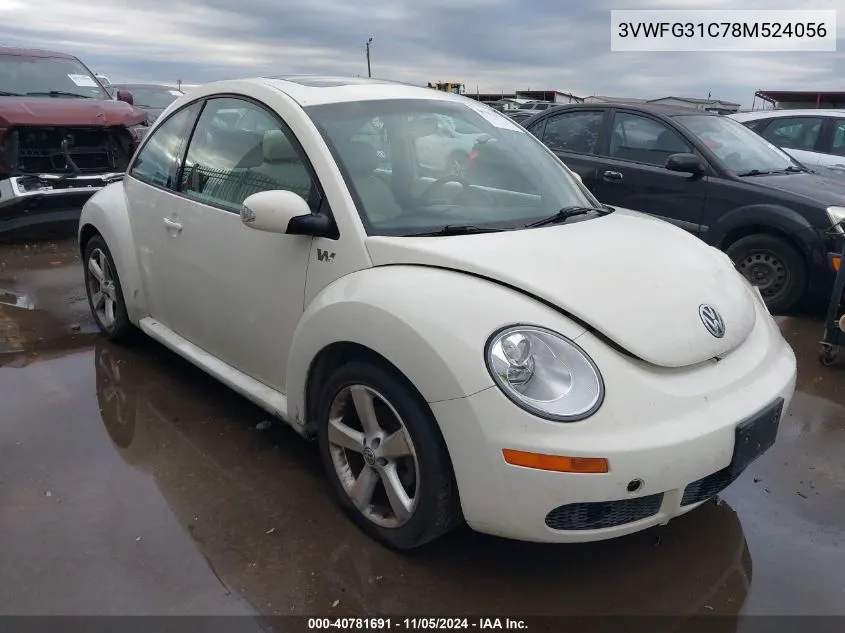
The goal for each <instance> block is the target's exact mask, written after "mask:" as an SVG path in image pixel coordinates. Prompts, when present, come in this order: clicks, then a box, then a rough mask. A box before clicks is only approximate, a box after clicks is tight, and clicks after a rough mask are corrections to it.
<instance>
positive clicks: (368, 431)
mask: <svg viewBox="0 0 845 633" xmlns="http://www.w3.org/2000/svg"><path fill="white" fill-rule="evenodd" d="M328 444H329V453H330V455H331V460H332V464H333V465H334V469H335V473H336V475H337V477H338V480H339V481H340V483H341V485H342V486H343V489H344V490H345V491H346V494H347V495H349V498H350V499H351V501H352V503H353V504H354V505H355V507H356V508H357V509H358V511H359V512H360V513H361V514H362V515H363V516H364V517H366V518H367V519H368V520H369V521H371V522H372V523H374V524H376V525H379V526H381V527H384V528H397V527H400V526H402V525H404V524H405V523H407V522H408V521H409V520H410V519H411V517H412V516H413V514H414V510H415V509H416V507H417V500H418V498H419V481H420V473H419V462H418V459H417V454H416V450H415V447H414V443H413V441H412V440H411V436H410V434H409V433H408V429H407V428H406V426H405V424H404V422H403V421H402V418H401V416H400V415H399V413H398V412H397V411H396V409H395V408H394V407H393V405H391V404H390V402H388V400H387V398H385V397H384V396H383V395H382V394H380V393H379V392H378V391H376V390H375V389H372V388H370V387H367V386H364V385H349V386H347V387H344V388H343V389H341V390H340V391H339V392H338V394H337V395H336V396H335V398H334V400H333V401H332V404H331V406H330V408H329V425H328Z"/></svg>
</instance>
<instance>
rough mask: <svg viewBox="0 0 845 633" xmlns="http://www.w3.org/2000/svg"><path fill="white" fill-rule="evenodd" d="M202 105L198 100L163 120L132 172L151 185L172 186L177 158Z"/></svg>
mask: <svg viewBox="0 0 845 633" xmlns="http://www.w3.org/2000/svg"><path fill="white" fill-rule="evenodd" d="M199 107H200V106H199V103H193V104H191V105H189V106H188V107H186V108H183V109H182V110H180V111H179V112H176V113H175V114H173V116H171V117H170V118H168V119H167V121H165V122H164V123H162V124H161V125H160V126H159V127H158V128H157V129H156V130H155V131H154V132H153V133H152V134H151V135H150V137H149V138H148V139H147V142H146V143H144V147H143V148H142V149H141V151H140V152H139V153H138V157H137V158H136V159H135V163H134V164H133V165H132V167H131V168H130V169H129V175H130V176H132V177H134V178H137V179H138V180H141V181H143V182H146V183H148V184H150V185H156V186H157V187H167V188H172V187H173V185H174V176H175V174H176V161H177V159H178V158H179V152H180V150H181V149H182V144H183V142H184V141H185V139H186V137H187V133H188V127H189V126H190V124H191V123H192V122H193V120H194V117H195V116H196V113H197V110H198V109H199Z"/></svg>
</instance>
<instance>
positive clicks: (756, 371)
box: [431, 308, 796, 542]
mask: <svg viewBox="0 0 845 633" xmlns="http://www.w3.org/2000/svg"><path fill="white" fill-rule="evenodd" d="M758 309H759V308H758ZM578 343H579V345H581V346H582V347H583V348H584V349H585V350H586V351H587V352H588V353H589V354H590V355H591V356H592V357H593V359H594V360H595V361H596V363H597V365H598V366H599V368H600V369H601V371H602V372H603V375H604V378H605V384H606V388H607V395H606V398H605V401H604V404H603V405H602V407H601V409H599V411H598V412H597V413H596V414H595V415H593V416H592V417H591V418H589V419H587V420H584V421H582V422H578V423H570V424H567V423H555V422H547V421H544V420H541V419H539V418H536V417H534V416H531V415H530V414H528V413H526V412H524V411H523V410H522V409H520V408H518V407H517V406H516V405H515V404H513V403H512V402H511V401H510V400H509V399H508V398H507V397H505V396H504V394H503V393H502V392H501V391H500V390H499V389H498V388H497V387H491V388H488V389H486V390H484V391H482V392H479V393H477V394H474V395H472V396H469V397H466V398H461V399H456V400H449V401H444V402H439V403H432V404H431V407H432V410H433V412H434V415H435V417H436V418H437V420H438V422H439V425H440V428H441V430H442V432H443V435H444V438H445V440H446V444H447V446H448V448H449V451H450V454H451V458H452V463H453V467H454V470H455V477H456V480H457V483H458V490H459V493H460V498H461V505H462V508H463V512H464V517H465V519H466V520H467V523H468V524H469V525H470V527H472V528H473V529H475V530H477V531H480V532H486V533H490V534H495V535H498V536H504V537H508V538H514V539H519V540H527V541H539V542H583V541H596V540H604V539H609V538H614V537H617V536H622V535H625V534H630V533H633V532H637V531H640V530H643V529H645V528H648V527H651V526H654V525H659V524H663V523H666V522H668V521H669V520H670V519H671V518H673V517H675V516H679V515H681V514H684V513H686V512H688V511H690V510H692V509H694V508H696V507H698V506H699V505H701V503H703V502H704V501H705V500H707V499H709V498H712V497H713V496H715V495H716V494H717V493H718V492H720V491H721V489H723V488H724V487H725V486H727V485H728V484H730V483H731V482H732V481H733V480H734V479H735V478H736V475H731V474H730V473H728V472H726V468H727V467H728V466H729V464H730V463H731V459H732V456H733V451H734V437H735V429H736V427H737V425H738V424H739V423H741V422H743V421H744V420H746V419H748V418H751V417H753V416H754V415H755V414H757V413H758V412H759V411H760V410H762V409H764V408H765V407H766V406H767V405H769V404H771V403H774V402H776V401H777V400H778V399H781V398H782V399H783V410H784V411H785V410H786V408H787V407H788V406H789V403H790V401H791V398H792V394H793V392H794V389H795V379H796V364H795V355H794V353H793V351H792V349H791V348H790V347H789V345H788V344H787V343H786V341H784V339H783V337H782V336H781V335H780V332H779V331H778V330H777V326H776V325H775V324H774V322H773V321H772V319H771V318H770V317H769V316H768V315H764V313H763V312H762V311H760V312H759V313H758V325H757V326H756V327H755V328H754V331H753V332H752V334H751V335H750V337H749V339H748V340H746V342H745V343H744V344H743V345H742V346H741V347H740V348H738V349H737V350H734V352H732V353H731V354H730V355H728V356H727V357H725V358H723V359H722V360H720V361H718V362H713V363H708V364H703V365H702V366H700V367H696V368H689V369H687V370H683V371H656V370H655V369H654V368H652V367H648V366H646V365H645V364H644V363H637V362H636V361H632V360H630V359H627V358H625V357H623V356H621V355H620V354H618V353H617V352H615V351H613V350H611V349H610V348H608V347H607V346H605V345H604V344H603V343H601V342H600V341H599V340H598V339H596V338H595V337H593V336H592V335H591V334H584V335H582V336H580V337H578ZM503 449H514V450H519V451H527V452H534V453H542V454H547V455H563V456H574V457H605V458H607V459H608V460H609V464H610V472H608V473H606V474H573V473H558V472H549V471H543V470H536V469H532V468H525V467H520V466H513V465H510V464H507V463H506V462H505V461H504V458H503V455H502V450H503ZM634 481H638V482H640V487H639V488H638V489H637V490H635V491H634V492H629V488H628V486H629V484H630V483H631V482H634ZM685 497H686V498H685ZM596 517H599V519H600V520H597V519H596ZM579 522H580V523H579ZM596 526H598V527H596ZM556 528H561V529H556Z"/></svg>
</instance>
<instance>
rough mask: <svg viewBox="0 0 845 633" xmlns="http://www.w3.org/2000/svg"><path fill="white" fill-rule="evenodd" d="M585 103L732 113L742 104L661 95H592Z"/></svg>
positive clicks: (585, 99) (586, 98) (737, 110)
mask: <svg viewBox="0 0 845 633" xmlns="http://www.w3.org/2000/svg"><path fill="white" fill-rule="evenodd" d="M584 102H585V103H643V104H645V103H653V104H658V105H671V106H679V107H682V108H692V109H695V110H706V111H708V112H719V113H720V114H730V113H733V112H739V108H740V104H738V103H733V102H732V101H723V100H721V99H697V98H694V97H661V98H659V99H634V98H632V97H605V96H601V95H591V96H589V97H585V98H584Z"/></svg>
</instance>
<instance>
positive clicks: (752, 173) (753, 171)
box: [737, 169, 774, 177]
mask: <svg viewBox="0 0 845 633" xmlns="http://www.w3.org/2000/svg"><path fill="white" fill-rule="evenodd" d="M771 173H774V172H772V171H762V170H760V169H749V170H748V171H741V172H739V173H738V174H737V176H739V177H743V176H765V175H767V174H771Z"/></svg>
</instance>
